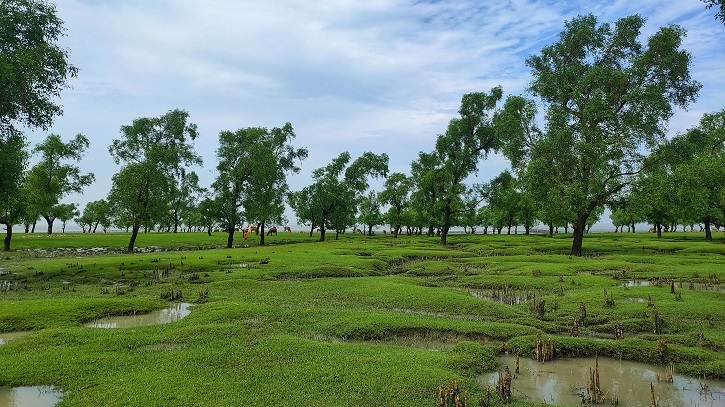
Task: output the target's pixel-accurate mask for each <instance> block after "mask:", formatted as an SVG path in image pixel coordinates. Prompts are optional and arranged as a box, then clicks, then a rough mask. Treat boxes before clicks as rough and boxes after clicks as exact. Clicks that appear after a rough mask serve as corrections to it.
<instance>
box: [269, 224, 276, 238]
mask: <svg viewBox="0 0 725 407" xmlns="http://www.w3.org/2000/svg"><path fill="white" fill-rule="evenodd" d="M269 235H275V236H277V227H276V226H272V227H271V228H269V230H268V231H267V236H269Z"/></svg>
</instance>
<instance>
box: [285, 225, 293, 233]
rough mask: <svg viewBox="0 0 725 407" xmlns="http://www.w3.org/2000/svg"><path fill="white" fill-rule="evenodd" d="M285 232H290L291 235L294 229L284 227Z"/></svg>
mask: <svg viewBox="0 0 725 407" xmlns="http://www.w3.org/2000/svg"><path fill="white" fill-rule="evenodd" d="M284 231H285V232H290V233H291V232H292V228H290V227H289V226H285V227H284Z"/></svg>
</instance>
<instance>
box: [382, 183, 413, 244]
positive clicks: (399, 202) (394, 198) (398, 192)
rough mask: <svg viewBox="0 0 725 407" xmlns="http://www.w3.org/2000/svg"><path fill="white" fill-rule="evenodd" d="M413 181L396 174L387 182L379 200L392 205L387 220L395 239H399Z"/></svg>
mask: <svg viewBox="0 0 725 407" xmlns="http://www.w3.org/2000/svg"><path fill="white" fill-rule="evenodd" d="M411 187H412V185H411V180H410V179H409V178H408V177H406V176H405V174H402V173H400V172H394V173H392V174H390V176H388V178H387V179H386V180H385V189H384V190H383V191H382V192H381V193H380V195H379V196H378V198H379V199H380V202H381V203H383V204H388V205H390V208H389V209H388V212H387V214H386V218H387V221H388V223H389V224H390V228H391V231H390V233H392V234H393V237H398V233H400V228H401V225H402V224H403V218H402V215H403V212H404V211H405V209H406V208H407V207H408V204H409V200H408V194H410V189H411Z"/></svg>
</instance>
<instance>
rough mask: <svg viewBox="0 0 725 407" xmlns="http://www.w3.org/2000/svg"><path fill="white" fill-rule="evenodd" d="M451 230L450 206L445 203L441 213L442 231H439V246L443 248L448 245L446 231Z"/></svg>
mask: <svg viewBox="0 0 725 407" xmlns="http://www.w3.org/2000/svg"><path fill="white" fill-rule="evenodd" d="M450 228H451V204H450V203H446V208H445V210H444V211H443V230H442V231H441V244H442V245H443V246H445V245H446V244H448V230H449V229H450Z"/></svg>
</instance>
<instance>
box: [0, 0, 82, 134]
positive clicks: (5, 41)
mask: <svg viewBox="0 0 725 407" xmlns="http://www.w3.org/2000/svg"><path fill="white" fill-rule="evenodd" d="M63 31H64V30H63V21H62V20H60V19H59V18H58V17H57V16H56V10H55V6H54V5H53V4H51V3H48V2H45V1H39V0H15V1H2V2H0V72H2V73H3V74H2V75H0V89H2V92H0V135H1V136H3V137H4V136H5V133H6V132H7V131H8V130H9V129H12V126H13V125H14V124H16V123H19V124H23V125H26V126H28V127H40V128H42V129H43V130H46V129H47V128H48V127H49V126H50V125H51V123H52V121H53V118H54V117H55V116H58V115H60V114H61V113H62V108H61V106H60V105H59V104H58V103H57V101H56V98H57V97H58V96H59V94H60V91H61V90H63V89H65V88H66V87H68V84H67V79H68V78H69V77H74V76H76V74H77V72H78V69H77V68H76V67H74V66H73V65H71V64H69V63H68V50H66V49H64V48H62V47H61V46H60V45H59V44H58V40H59V39H60V37H62V36H63Z"/></svg>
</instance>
